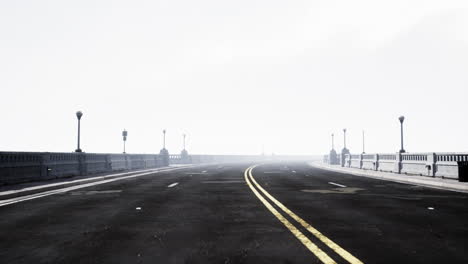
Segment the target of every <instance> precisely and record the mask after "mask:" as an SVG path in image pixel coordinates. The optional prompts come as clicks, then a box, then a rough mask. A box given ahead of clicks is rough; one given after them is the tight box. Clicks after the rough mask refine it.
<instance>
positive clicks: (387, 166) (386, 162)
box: [323, 153, 468, 180]
mask: <svg viewBox="0 0 468 264" xmlns="http://www.w3.org/2000/svg"><path fill="white" fill-rule="evenodd" d="M344 157H345V158H344V159H345V160H344V162H343V163H342V164H344V166H343V167H351V168H358V169H365V170H376V171H385V172H394V173H399V174H406V175H408V176H411V175H420V176H429V177H439V178H449V179H457V180H462V179H463V177H465V176H464V174H463V175H461V173H465V171H466V170H465V169H461V167H460V166H464V165H461V164H466V162H468V153H395V154H393V153H382V154H380V153H378V154H377V153H376V154H345V155H344ZM323 160H324V161H325V162H329V161H330V159H329V156H328V155H325V156H324V158H323Z"/></svg>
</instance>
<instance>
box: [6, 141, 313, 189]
mask: <svg viewBox="0 0 468 264" xmlns="http://www.w3.org/2000/svg"><path fill="white" fill-rule="evenodd" d="M297 159H302V160H312V159H313V156H268V157H267V156H263V155H188V154H185V155H170V154H169V153H168V151H167V150H166V149H163V150H161V152H160V153H159V154H98V153H84V152H83V153H76V152H72V153H55V152H0V185H6V184H16V183H22V182H30V181H40V180H50V179H59V178H65V177H73V176H84V175H90V174H98V173H106V172H114V171H126V170H139V169H148V168H157V167H165V166H169V165H170V164H172V165H174V164H207V163H226V162H263V161H267V160H268V161H272V160H297Z"/></svg>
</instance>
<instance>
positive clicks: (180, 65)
mask: <svg viewBox="0 0 468 264" xmlns="http://www.w3.org/2000/svg"><path fill="white" fill-rule="evenodd" d="M467 29H468V2H467V1H461V0H460V1H427V0H426V1H424V0H421V1H408V0H406V1H266V0H249V1H214V0H213V1H208V0H201V1H2V2H0V89H1V104H0V111H1V113H2V114H1V115H0V124H1V129H0V151H61V152H69V151H70V152H71V151H73V150H75V148H76V138H77V119H76V116H75V112H76V111H78V110H81V111H83V117H82V120H81V133H82V135H81V148H82V149H83V151H86V152H122V149H123V143H122V134H121V133H122V130H123V129H126V130H128V141H127V146H126V148H127V152H129V153H157V152H159V150H160V149H161V148H162V140H163V136H162V130H163V129H166V130H167V143H166V145H167V148H168V149H169V151H170V152H171V153H179V152H180V151H181V150H182V135H183V134H187V150H188V151H189V153H199V154H260V153H262V152H264V153H266V154H271V153H275V154H307V155H309V154H322V153H326V152H328V151H329V149H330V147H331V137H330V135H331V133H335V135H336V136H335V146H336V148H337V149H340V148H342V145H343V144H342V142H343V138H342V129H343V128H347V131H348V132H347V135H348V138H347V147H348V148H349V149H350V150H351V152H352V153H357V152H361V151H362V131H363V130H365V135H366V152H369V153H370V152H396V151H398V150H399V147H400V146H399V144H400V143H399V135H400V134H399V133H400V130H399V126H400V124H399V121H398V117H399V116H400V115H404V116H405V117H406V120H405V123H404V128H405V149H406V150H407V151H408V152H422V151H434V152H437V151H467V150H468V140H467V139H466V136H467V135H468V125H467V122H466V113H467V111H466V106H465V104H466V100H467V98H468V74H467V72H468V30H467Z"/></svg>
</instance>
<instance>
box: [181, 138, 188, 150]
mask: <svg viewBox="0 0 468 264" xmlns="http://www.w3.org/2000/svg"><path fill="white" fill-rule="evenodd" d="M182 136H183V137H184V150H185V137H186V136H187V135H185V134H183V135H182Z"/></svg>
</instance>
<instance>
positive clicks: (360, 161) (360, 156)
mask: <svg viewBox="0 0 468 264" xmlns="http://www.w3.org/2000/svg"><path fill="white" fill-rule="evenodd" d="M363 160H364V155H363V154H361V155H359V169H362V166H363V163H364V161H363Z"/></svg>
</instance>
